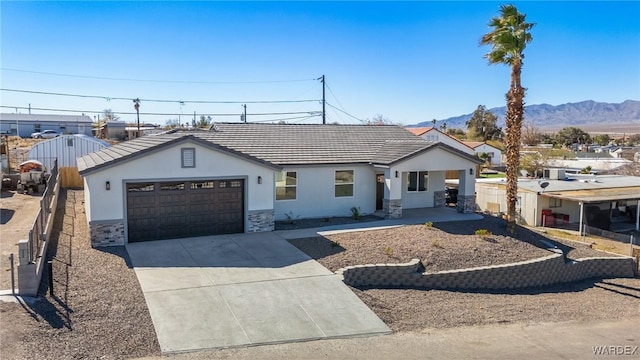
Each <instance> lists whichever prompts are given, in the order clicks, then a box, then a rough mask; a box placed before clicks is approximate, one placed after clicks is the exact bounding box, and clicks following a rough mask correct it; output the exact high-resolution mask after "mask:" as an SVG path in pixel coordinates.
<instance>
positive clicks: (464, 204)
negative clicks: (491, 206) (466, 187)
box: [456, 194, 476, 214]
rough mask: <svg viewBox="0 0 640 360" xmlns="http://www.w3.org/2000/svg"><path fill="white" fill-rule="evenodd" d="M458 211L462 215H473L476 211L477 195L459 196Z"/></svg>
mask: <svg viewBox="0 0 640 360" xmlns="http://www.w3.org/2000/svg"><path fill="white" fill-rule="evenodd" d="M456 209H457V210H458V212H461V213H465V214H468V213H473V212H475V211H476V196H475V195H460V194H458V204H457V205H456Z"/></svg>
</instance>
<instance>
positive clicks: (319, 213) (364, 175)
mask: <svg viewBox="0 0 640 360" xmlns="http://www.w3.org/2000/svg"><path fill="white" fill-rule="evenodd" d="M336 170H354V182H355V183H354V188H353V196H350V197H335V171H336ZM283 171H295V172H297V189H296V199H295V200H274V201H275V205H274V209H275V216H276V220H286V219H287V215H286V214H289V215H290V216H292V217H293V218H297V217H300V218H301V219H302V218H320V217H331V216H350V215H351V208H352V207H354V206H355V207H357V208H359V209H360V213H362V214H370V213H373V212H375V206H376V204H375V200H376V178H375V174H376V172H375V169H374V168H373V167H371V166H369V165H340V166H306V167H286V168H284V169H283ZM274 199H275V197H274Z"/></svg>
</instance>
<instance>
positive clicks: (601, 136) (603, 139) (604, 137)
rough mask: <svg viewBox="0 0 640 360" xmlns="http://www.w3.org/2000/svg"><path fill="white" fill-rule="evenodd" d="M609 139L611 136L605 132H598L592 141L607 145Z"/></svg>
mask: <svg viewBox="0 0 640 360" xmlns="http://www.w3.org/2000/svg"><path fill="white" fill-rule="evenodd" d="M610 141H611V138H610V137H609V135H607V134H598V135H596V136H594V137H593V142H594V143H596V144H598V145H600V146H605V145H609V142H610Z"/></svg>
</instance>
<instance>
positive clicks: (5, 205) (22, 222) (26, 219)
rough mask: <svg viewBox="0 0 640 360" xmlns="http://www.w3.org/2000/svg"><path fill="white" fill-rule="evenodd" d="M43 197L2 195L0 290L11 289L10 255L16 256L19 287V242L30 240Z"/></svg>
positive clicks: (0, 196) (35, 195) (15, 193)
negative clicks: (30, 233) (30, 231)
mask: <svg viewBox="0 0 640 360" xmlns="http://www.w3.org/2000/svg"><path fill="white" fill-rule="evenodd" d="M41 195H42V194H33V195H25V194H21V193H18V192H16V191H2V193H1V194H0V202H1V206H0V207H1V209H0V217H1V221H0V252H1V253H2V254H1V256H0V290H6V289H10V288H11V266H10V261H9V255H10V254H14V264H15V266H16V268H15V271H16V276H15V283H16V287H17V284H18V279H17V277H18V276H17V266H18V241H19V240H23V239H28V238H29V229H31V227H32V225H33V222H34V221H35V220H36V216H37V214H38V211H39V210H40V196H41Z"/></svg>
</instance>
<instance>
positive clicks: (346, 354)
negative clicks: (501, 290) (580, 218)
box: [145, 309, 640, 360]
mask: <svg viewBox="0 0 640 360" xmlns="http://www.w3.org/2000/svg"><path fill="white" fill-rule="evenodd" d="M629 312H630V314H635V316H638V315H639V314H640V309H629ZM639 329H640V317H635V318H631V319H628V320H616V321H590V322H564V323H542V324H532V325H524V324H510V325H491V326H479V327H462V328H453V329H445V330H430V331H425V332H424V333H396V334H393V335H385V336H374V337H368V338H351V339H330V340H319V341H309V342H301V343H288V344H278V345H266V346H258V347H248V348H235V349H222V350H216V351H205V352H199V353H189V354H176V355H174V356H171V358H172V359H178V360H200V359H237V360H243V359H246V360H249V359H262V360H276V359H354V360H360V359H362V360H374V359H427V360H428V359H527V358H529V359H545V360H554V359H564V360H566V359H576V360H577V359H580V360H582V359H640V348H638V346H640V330H639ZM145 359H147V360H150V359H159V358H145Z"/></svg>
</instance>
